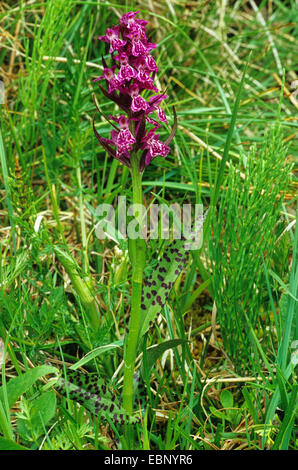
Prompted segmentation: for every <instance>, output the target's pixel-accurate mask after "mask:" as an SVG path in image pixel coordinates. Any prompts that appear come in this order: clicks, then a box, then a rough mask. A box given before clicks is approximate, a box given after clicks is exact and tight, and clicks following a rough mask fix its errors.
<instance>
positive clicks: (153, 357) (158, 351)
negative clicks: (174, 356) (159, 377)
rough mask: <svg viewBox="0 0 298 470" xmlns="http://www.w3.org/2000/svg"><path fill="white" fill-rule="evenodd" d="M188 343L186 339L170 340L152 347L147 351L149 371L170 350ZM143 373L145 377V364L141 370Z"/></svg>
mask: <svg viewBox="0 0 298 470" xmlns="http://www.w3.org/2000/svg"><path fill="white" fill-rule="evenodd" d="M183 343H187V340H186V339H170V340H169V341H164V342H163V343H161V344H155V345H154V346H150V347H149V348H147V350H146V359H147V369H148V372H150V370H151V368H152V367H153V365H154V364H155V363H156V361H157V359H158V358H159V357H160V356H161V355H162V354H163V353H164V352H165V351H167V350H168V349H172V348H176V347H177V346H179V345H180V344H183ZM141 373H142V375H143V364H142V368H141Z"/></svg>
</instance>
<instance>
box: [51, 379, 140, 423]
mask: <svg viewBox="0 0 298 470" xmlns="http://www.w3.org/2000/svg"><path fill="white" fill-rule="evenodd" d="M55 388H56V389H57V391H58V392H59V393H61V394H62V395H65V396H69V398H70V399H71V400H74V401H76V402H77V403H80V404H81V405H83V406H84V407H85V408H86V409H87V410H89V411H91V413H94V414H95V415H98V414H100V415H101V417H103V418H105V419H106V418H107V417H109V418H110V419H111V420H112V421H113V422H114V424H116V425H119V424H121V425H122V424H135V423H138V422H139V421H140V418H139V417H138V416H132V415H129V414H127V413H126V412H125V411H124V410H123V409H122V407H121V405H120V403H119V397H118V396H117V395H116V394H115V393H113V391H112V390H110V389H109V388H108V387H107V386H106V385H105V383H104V381H103V380H102V379H99V378H98V377H97V376H96V375H94V374H92V375H86V374H83V373H81V372H78V371H68V372H67V379H66V380H65V378H63V377H61V378H59V379H58V382H57V383H56V385H55Z"/></svg>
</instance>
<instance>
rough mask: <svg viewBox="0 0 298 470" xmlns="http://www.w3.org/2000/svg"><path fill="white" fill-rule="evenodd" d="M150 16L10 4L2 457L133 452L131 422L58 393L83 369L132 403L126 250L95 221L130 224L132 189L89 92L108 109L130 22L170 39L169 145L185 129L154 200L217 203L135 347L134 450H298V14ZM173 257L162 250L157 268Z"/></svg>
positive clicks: (150, 183) (146, 179)
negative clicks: (106, 143)
mask: <svg viewBox="0 0 298 470" xmlns="http://www.w3.org/2000/svg"><path fill="white" fill-rule="evenodd" d="M150 5H152V7H150V8H152V9H150V10H148V5H147V3H146V2H118V3H115V4H114V3H111V2H105V3H103V2H97V1H84V2H83V1H74V0H59V1H58V0H52V1H46V0H42V1H35V2H29V3H28V2H26V1H23V0H22V1H20V2H13V1H6V2H4V3H3V4H1V7H0V25H1V35H2V36H1V50H0V72H1V75H0V79H1V80H3V81H4V85H5V104H4V105H0V123H1V134H0V196H1V197H0V220H1V225H0V231H1V232H0V233H1V235H0V252H1V258H0V338H2V340H3V344H4V346H3V355H0V362H1V367H2V369H1V376H0V449H19V448H29V449H51V450H56V449H61V450H66V449H72V450H76V449H78V450H83V449H106V448H117V447H118V448H119V447H121V446H125V445H126V442H125V436H123V429H122V428H121V426H117V425H115V424H114V423H113V421H112V420H111V419H109V417H107V419H104V418H105V417H104V416H102V415H98V416H95V414H94V412H92V411H90V409H89V408H88V406H87V407H85V406H84V405H80V404H79V403H78V402H77V401H75V400H72V399H71V395H70V390H67V389H66V396H64V395H62V394H60V393H58V392H57V387H55V384H56V381H57V377H58V376H59V377H60V376H63V377H66V376H67V371H69V370H71V369H74V368H75V369H76V368H78V369H79V370H80V371H81V372H84V373H86V374H88V375H92V374H93V375H94V376H97V377H100V378H101V379H103V381H104V382H105V383H106V384H107V385H108V386H109V387H110V388H111V390H114V391H115V394H116V396H120V395H121V391H122V385H123V380H122V379H123V362H122V361H123V338H124V335H125V329H126V326H127V324H128V318H129V308H130V296H131V290H130V285H131V276H132V272H131V267H130V264H129V262H128V247H127V243H126V241H125V240H124V241H123V240H119V244H118V245H116V243H115V242H114V241H113V240H112V239H106V240H104V241H100V240H98V239H97V238H96V236H95V233H94V225H95V223H96V214H95V210H96V207H97V205H98V204H99V203H101V202H105V203H112V204H114V207H115V209H116V214H117V210H118V208H117V197H118V196H119V195H125V196H126V197H127V200H128V202H129V201H131V198H132V192H131V179H130V175H129V172H128V171H127V169H126V168H124V167H122V166H121V165H120V164H119V163H118V162H117V161H112V159H111V158H109V157H108V156H107V155H106V154H105V152H104V150H103V149H102V148H101V147H99V146H98V145H97V141H96V139H95V137H94V134H93V130H92V118H93V115H94V113H95V106H94V103H93V100H92V94H93V93H95V94H96V97H97V101H98V102H99V104H100V107H101V110H102V111H103V112H104V113H105V114H106V115H109V114H111V113H112V112H113V111H114V105H112V104H111V103H109V102H107V100H106V99H105V98H104V97H103V96H102V95H101V94H100V92H99V91H98V89H97V86H96V83H94V82H93V79H94V78H96V77H97V76H98V75H100V74H101V65H100V64H101V56H102V55H104V54H105V50H104V46H103V43H101V42H100V41H98V40H97V37H98V36H100V35H102V34H104V32H105V30H106V28H107V27H109V26H112V25H114V24H115V23H116V22H117V21H118V18H119V17H120V15H121V14H122V13H123V12H125V11H130V10H141V14H140V16H141V17H142V18H146V19H148V21H149V28H150V31H151V32H152V37H153V40H154V42H157V43H158V48H157V49H156V50H155V51H154V56H155V58H156V60H157V63H158V66H159V68H160V73H159V82H160V83H159V86H160V88H161V89H167V94H168V95H169V99H168V100H167V101H166V103H167V105H166V109H165V111H166V113H167V116H168V117H169V129H166V128H163V130H162V131H161V138H163V139H165V138H166V136H167V135H168V133H169V130H170V128H171V126H172V125H173V113H172V106H173V105H174V106H175V108H176V112H177V116H178V129H177V133H176V136H175V138H174V140H173V141H172V143H171V153H170V155H169V156H168V157H167V158H166V159H162V158H156V159H155V160H154V162H153V163H152V164H151V165H150V166H149V167H148V168H147V169H146V171H145V173H144V176H143V193H144V198H145V202H146V205H147V206H149V205H150V204H151V203H153V202H156V203H157V202H158V201H165V202H166V203H168V204H173V203H175V202H178V203H179V204H183V203H192V204H194V203H200V202H202V203H203V205H204V208H205V209H207V208H208V207H209V206H210V205H211V206H212V208H211V210H210V212H209V215H208V219H207V225H206V226H205V231H204V246H203V248H202V250H200V251H196V252H195V253H193V255H192V256H189V258H188V261H187V264H186V266H185V267H184V269H183V272H182V273H181V275H180V276H179V277H178V279H177V281H176V283H175V286H174V288H173V289H172V292H171V295H170V297H169V298H168V301H167V303H166V305H165V308H164V309H163V314H162V316H163V320H162V321H161V322H160V323H159V324H158V325H157V326H156V327H154V328H153V329H151V330H150V332H149V334H147V335H146V337H145V341H144V342H143V343H142V344H141V346H140V352H143V358H144V360H142V358H141V357H139V358H138V361H137V367H138V370H139V368H141V367H142V370H143V378H144V386H145V401H144V403H143V402H142V406H143V407H144V410H145V411H144V413H143V415H142V422H141V423H140V424H136V425H134V432H133V439H134V448H136V449H159V450H171V449H176V450H177V449H178V450H212V449H233V450H236V449H248V450H258V449H280V450H286V449H296V448H297V441H296V439H297V438H296V437H295V427H294V426H295V414H296V412H297V377H296V375H295V364H297V359H296V358H297V352H296V349H297V346H295V344H296V343H295V340H297V338H298V326H297V325H298V323H297V311H298V309H297V298H298V277H297V275H298V269H297V266H298V264H297V247H298V230H297V227H296V225H295V221H296V217H297V212H296V211H297V178H296V173H295V170H296V168H295V166H294V165H295V164H296V163H297V108H298V102H297V100H296V101H295V97H294V93H293V92H294V90H293V89H292V88H291V84H292V83H293V82H294V81H295V80H297V75H296V72H295V63H296V62H295V59H296V55H297V54H296V49H295V45H296V42H297V24H296V21H297V5H296V2H294V0H292V1H291V0H288V1H284V2H280V1H278V0H271V1H260V2H253V1H250V0H248V1H244V2H240V1H228V2H221V1H219V0H218V1H217V0H215V1H211V2H204V1H198V2H178V3H177V2H172V1H171V0H169V1H168V2H155V1H153V2H151V3H150ZM256 5H257V6H258V7H259V8H260V9H259V12H260V14H261V15H262V18H261V17H260V16H259V14H256V12H255V10H254V7H255V6H256ZM246 64H247V68H246V73H245V74H244V71H245V67H246ZM242 79H243V82H241V80H242ZM241 83H242V84H241ZM242 85H243V86H242ZM291 93H292V94H291ZM97 121H98V123H97V129H98V131H99V132H100V134H101V135H102V136H104V137H107V136H108V132H109V129H110V128H109V124H108V123H107V122H106V121H105V120H100V119H99V118H97ZM2 142H3V143H2ZM38 217H42V219H41V222H40V228H39V230H38V231H35V230H34V224H35V222H36V219H37V218H38ZM163 248H164V247H163V246H162V244H161V243H160V241H159V240H152V241H151V242H150V245H149V246H148V255H147V263H148V266H147V267H146V269H145V273H146V272H147V271H149V268H150V266H154V255H155V254H156V253H157V252H159V251H160V250H162V249H163ZM146 270H147V271H146ZM98 319H99V320H98ZM97 322H98V323H99V325H100V327H99V328H96V325H97ZM166 341H171V343H168V345H169V346H170V345H171V346H173V345H175V347H172V348H167V347H166V343H165V342H166ZM173 341H174V342H173ZM1 344H2V343H1V341H0V347H1ZM154 345H156V347H157V348H159V349H156V350H155V354H156V355H155V356H154V352H152V350H151V352H150V349H146V348H148V347H149V346H154ZM0 354H1V349H0ZM2 356H3V357H2ZM152 357H153V358H154V360H152ZM4 358H5V360H4ZM136 409H137V406H136Z"/></svg>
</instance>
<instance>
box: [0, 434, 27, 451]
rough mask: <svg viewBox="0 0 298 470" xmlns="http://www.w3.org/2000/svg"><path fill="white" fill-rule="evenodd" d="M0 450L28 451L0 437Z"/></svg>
mask: <svg viewBox="0 0 298 470" xmlns="http://www.w3.org/2000/svg"><path fill="white" fill-rule="evenodd" d="M0 450H30V449H28V448H27V447H24V446H21V445H20V444H17V443H16V442H14V441H11V440H9V439H4V438H3V437H1V436H0Z"/></svg>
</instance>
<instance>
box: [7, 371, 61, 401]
mask: <svg viewBox="0 0 298 470" xmlns="http://www.w3.org/2000/svg"><path fill="white" fill-rule="evenodd" d="M57 372H58V369H56V367H52V366H46V365H43V366H38V367H35V368H34V369H30V370H28V371H27V372H25V373H24V374H22V375H19V376H18V377H15V378H13V379H10V381H9V382H7V384H6V386H5V388H6V394H7V400H8V406H9V408H11V407H12V406H13V405H14V404H15V402H16V401H17V400H18V398H19V397H20V396H21V395H23V394H24V393H25V392H27V390H29V388H30V387H32V385H33V384H34V383H35V382H36V381H37V380H38V379H39V378H40V377H42V376H44V375H48V374H54V373H57ZM4 391H5V389H4V386H3V385H2V387H0V400H1V401H2V403H3V405H4V406H5V398H4Z"/></svg>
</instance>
